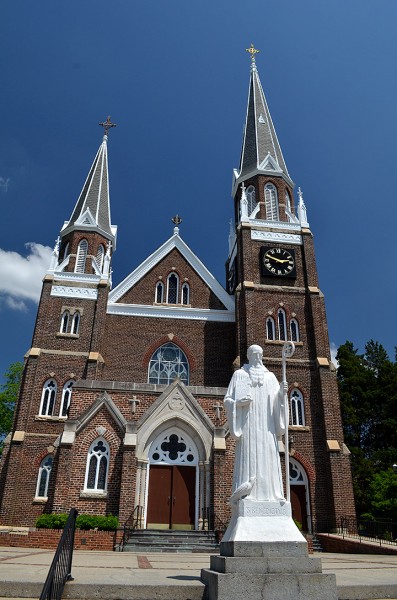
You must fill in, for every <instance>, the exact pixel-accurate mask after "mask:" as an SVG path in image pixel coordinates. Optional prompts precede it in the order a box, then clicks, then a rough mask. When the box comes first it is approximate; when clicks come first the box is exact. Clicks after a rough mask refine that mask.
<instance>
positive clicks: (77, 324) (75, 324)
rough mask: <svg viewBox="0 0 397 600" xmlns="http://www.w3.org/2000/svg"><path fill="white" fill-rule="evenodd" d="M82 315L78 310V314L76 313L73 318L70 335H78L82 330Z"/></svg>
mask: <svg viewBox="0 0 397 600" xmlns="http://www.w3.org/2000/svg"><path fill="white" fill-rule="evenodd" d="M80 320H81V318H80V313H79V311H78V310H76V312H75V313H74V315H73V317H72V326H71V328H70V333H74V334H76V335H77V334H78V332H79V329H80Z"/></svg>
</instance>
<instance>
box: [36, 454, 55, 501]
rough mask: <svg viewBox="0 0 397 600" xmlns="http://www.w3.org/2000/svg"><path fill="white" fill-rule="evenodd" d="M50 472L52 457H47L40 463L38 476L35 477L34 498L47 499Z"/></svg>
mask: <svg viewBox="0 0 397 600" xmlns="http://www.w3.org/2000/svg"><path fill="white" fill-rule="evenodd" d="M51 470H52V456H51V455H48V456H46V457H45V458H43V460H42V461H41V463H40V467H39V474H38V477H37V486H36V498H47V497H48V483H49V481H50V474H51Z"/></svg>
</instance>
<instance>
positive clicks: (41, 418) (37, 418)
mask: <svg viewBox="0 0 397 600" xmlns="http://www.w3.org/2000/svg"><path fill="white" fill-rule="evenodd" d="M34 420H35V421H53V422H54V423H64V422H65V421H67V417H59V416H55V417H53V416H52V415H35V418H34Z"/></svg>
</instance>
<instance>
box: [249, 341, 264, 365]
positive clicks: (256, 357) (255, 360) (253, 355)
mask: <svg viewBox="0 0 397 600" xmlns="http://www.w3.org/2000/svg"><path fill="white" fill-rule="evenodd" d="M262 357H263V350H262V348H261V347H260V346H258V345H257V344H253V345H252V346H250V347H249V348H248V350H247V358H248V362H249V364H250V365H252V364H263V363H262Z"/></svg>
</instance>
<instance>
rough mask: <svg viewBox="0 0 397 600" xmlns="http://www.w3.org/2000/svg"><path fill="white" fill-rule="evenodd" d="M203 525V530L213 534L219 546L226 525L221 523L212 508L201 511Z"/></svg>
mask: <svg viewBox="0 0 397 600" xmlns="http://www.w3.org/2000/svg"><path fill="white" fill-rule="evenodd" d="M203 524H204V528H206V529H209V530H210V531H214V532H215V536H216V541H217V542H218V544H219V543H220V542H221V541H222V538H223V535H224V533H225V531H226V529H227V523H225V522H224V521H222V519H220V518H219V516H218V515H217V513H216V512H215V511H214V510H213V509H212V508H206V509H204V510H203Z"/></svg>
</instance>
